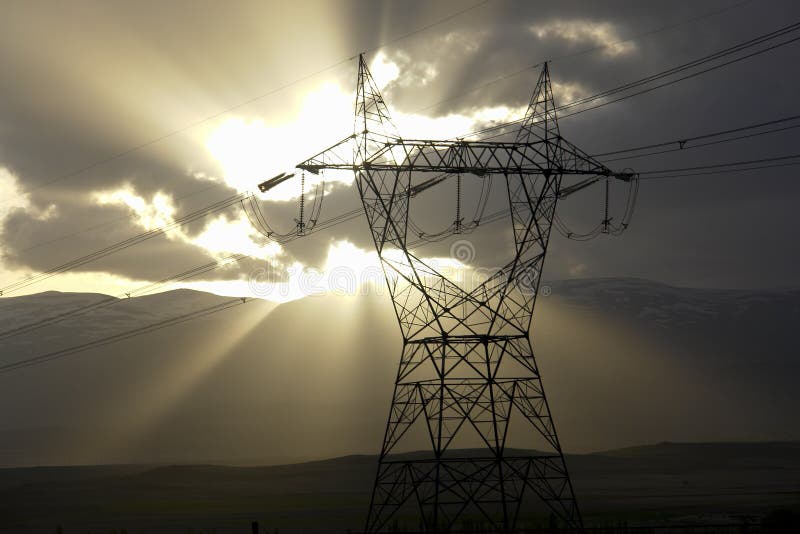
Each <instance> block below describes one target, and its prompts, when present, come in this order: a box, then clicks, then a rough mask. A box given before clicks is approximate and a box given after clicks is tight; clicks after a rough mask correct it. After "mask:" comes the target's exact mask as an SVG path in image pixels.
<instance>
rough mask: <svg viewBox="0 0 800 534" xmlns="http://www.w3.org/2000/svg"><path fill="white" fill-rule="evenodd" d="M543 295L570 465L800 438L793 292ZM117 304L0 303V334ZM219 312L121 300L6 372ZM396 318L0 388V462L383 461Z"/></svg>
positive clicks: (345, 310)
mask: <svg viewBox="0 0 800 534" xmlns="http://www.w3.org/2000/svg"><path fill="white" fill-rule="evenodd" d="M546 286H547V287H546V288H543V291H542V292H541V296H540V298H539V300H538V302H537V309H536V315H535V318H534V323H533V332H532V339H533V344H534V350H535V352H536V356H537V361H538V363H539V367H540V370H541V372H542V376H543V380H544V385H545V388H546V390H547V393H548V398H549V401H550V406H551V409H552V410H553V414H554V417H555V420H556V424H557V428H558V430H559V436H560V438H561V441H562V443H563V444H564V447H565V448H566V450H568V451H574V452H589V451H597V450H607V449H615V448H619V447H624V446H627V445H630V444H631V443H647V442H662V441H732V440H749V441H753V440H797V439H800V428H799V427H798V425H797V423H796V417H795V414H796V411H797V408H798V407H800V391H798V389H797V388H796V387H795V382H796V377H797V376H798V371H799V370H800V359H798V357H797V356H798V351H797V342H796V341H795V337H794V330H795V325H796V324H798V321H797V319H798V313H800V311H799V310H800V291H797V290H771V291H744V290H706V289H692V288H676V287H671V286H666V285H663V284H658V283H655V282H650V281H646V280H634V279H597V280H567V281H556V282H550V283H547V284H546ZM545 289H546V290H545ZM377 293H380V292H379V291H378V292H377ZM109 298H110V297H106V296H104V295H96V294H70V293H54V292H48V293H42V294H38V295H30V296H25V297H15V298H3V299H0V322H1V323H0V324H2V325H3V326H2V328H0V331H2V332H6V331H9V330H11V329H12V328H17V327H20V326H23V325H25V324H29V323H30V322H31V321H40V320H42V319H44V318H47V317H50V316H53V315H57V314H59V313H64V312H65V311H68V310H71V309H75V308H79V307H83V306H86V305H89V304H92V303H96V302H100V301H104V299H109ZM225 302H236V300H235V299H229V298H225V297H218V296H215V295H209V294H206V293H201V292H197V291H189V290H179V291H172V292H166V293H160V294H157V295H151V296H145V297H135V298H131V299H123V300H122V301H119V302H116V301H115V302H114V304H113V305H109V306H105V307H102V308H98V309H96V310H94V311H91V312H89V313H86V314H83V315H80V316H76V317H72V318H70V319H68V320H66V321H63V322H61V323H59V324H57V325H53V326H48V327H47V328H42V329H40V330H36V331H33V332H30V333H27V334H24V335H19V336H14V337H9V338H6V339H0V364H5V363H9V362H14V361H19V360H22V359H27V358H31V357H35V356H37V355H41V354H46V353H50V352H52V351H55V350H60V349H62V348H65V347H71V346H75V345H80V344H83V343H87V342H89V341H91V340H93V339H100V338H103V337H106V336H109V335H113V334H116V333H119V332H125V331H129V330H132V329H136V328H141V327H144V326H147V325H149V324H153V323H155V322H158V321H162V320H164V319H168V318H171V317H176V316H180V315H182V314H185V313H188V312H190V311H193V310H197V309H200V308H205V307H210V306H215V305H217V304H221V303H225ZM395 321H396V319H395V318H394V312H393V310H392V308H391V304H390V303H389V301H388V297H387V296H386V295H383V294H376V292H374V291H370V292H366V294H363V295H359V296H357V297H351V296H335V295H326V296H314V297H308V298H306V299H302V300H299V301H294V302H289V303H286V304H281V305H275V304H271V303H268V302H265V301H259V300H254V301H249V302H248V303H247V304H243V305H239V306H236V307H233V308H231V309H228V310H225V311H222V312H219V313H216V314H213V315H208V316H206V317H202V318H199V319H195V320H192V321H188V322H185V323H182V324H179V325H176V326H172V327H170V328H165V329H162V330H157V331H155V332H152V333H148V334H145V335H141V336H136V337H132V338H130V339H126V340H124V341H120V342H118V343H114V344H108V345H104V346H101V347H97V348H93V349H91V350H87V351H83V352H79V353H75V354H71V355H66V356H63V357H61V358H58V359H55V360H52V361H48V362H46V363H42V364H40V365H36V366H32V367H27V368H24V369H19V370H16V371H14V372H10V373H4V374H0V403H2V404H0V406H3V408H2V409H0V465H6V466H14V465H17V466H20V465H49V464H98V463H115V464H118V463H124V464H132V463H208V462H211V463H227V464H231V463H233V464H264V463H279V462H289V461H304V460H310V459H319V458H326V457H331V456H336V455H347V454H353V453H363V454H372V453H375V451H376V450H377V448H378V447H379V444H380V440H381V438H382V434H383V426H384V423H385V417H386V414H387V413H388V408H389V402H390V398H389V396H390V393H391V390H392V384H393V380H394V374H395V372H396V365H397V359H398V356H399V350H400V345H401V339H400V336H399V333H398V329H397V327H396V324H395ZM514 445H515V446H523V447H524V446H525V444H524V443H514ZM416 446H417V447H419V448H423V447H424V446H425V444H424V442H420V443H417V444H416Z"/></svg>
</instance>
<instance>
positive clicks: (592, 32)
mask: <svg viewBox="0 0 800 534" xmlns="http://www.w3.org/2000/svg"><path fill="white" fill-rule="evenodd" d="M530 31H531V33H533V34H534V35H536V37H538V38H539V39H541V40H546V39H549V38H551V37H554V38H556V39H563V40H565V41H568V42H569V43H572V44H589V45H594V46H597V47H602V48H603V49H604V50H603V55H605V56H607V57H616V56H622V55H627V54H630V53H632V52H634V51H635V50H636V45H635V44H634V43H633V42H631V41H625V42H622V41H623V39H622V37H620V35H619V33H618V31H617V27H616V26H615V25H614V24H612V23H610V22H594V21H591V20H555V21H551V22H548V23H547V24H542V25H536V26H531V27H530Z"/></svg>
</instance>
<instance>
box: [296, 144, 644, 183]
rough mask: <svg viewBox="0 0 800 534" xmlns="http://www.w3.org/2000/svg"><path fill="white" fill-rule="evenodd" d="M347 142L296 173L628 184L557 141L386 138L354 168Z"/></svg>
mask: <svg viewBox="0 0 800 534" xmlns="http://www.w3.org/2000/svg"><path fill="white" fill-rule="evenodd" d="M353 138H354V137H348V138H345V139H344V140H342V141H340V142H339V143H337V144H335V145H333V146H332V147H330V148H329V149H327V150H324V151H322V152H320V153H319V154H317V155H315V156H312V157H311V158H309V159H307V160H306V161H304V162H302V163H300V164H298V165H297V168H298V169H302V170H306V171H309V172H312V173H317V172H319V171H320V170H324V169H343V170H352V171H362V170H371V171H392V172H412V171H413V172H438V173H450V174H458V173H471V174H475V175H478V176H484V175H488V174H522V175H533V174H538V175H549V174H562V175H563V174H566V175H593V176H608V177H616V178H620V179H629V175H628V174H626V173H616V172H614V171H612V170H611V169H609V168H608V167H606V166H605V165H603V164H602V163H600V162H598V161H596V160H595V159H594V158H592V157H591V156H588V155H587V154H585V153H583V152H582V151H581V150H580V149H577V148H575V147H574V145H572V144H571V143H569V142H568V141H566V140H565V139H563V138H561V137H559V138H556V139H548V140H543V139H542V140H534V141H531V142H519V141H517V142H514V141H509V142H503V141H466V140H446V141H435V140H423V139H391V138H387V139H386V140H385V141H383V142H382V143H380V144H379V145H378V144H377V143H376V145H374V149H373V151H371V152H372V153H371V154H370V156H369V157H368V158H366V159H364V161H360V162H353V161H352V159H353V157H352V151H347V152H348V155H349V157H348V158H345V157H343V156H344V150H343V148H344V147H345V146H347V145H350V141H351V140H352V139H353Z"/></svg>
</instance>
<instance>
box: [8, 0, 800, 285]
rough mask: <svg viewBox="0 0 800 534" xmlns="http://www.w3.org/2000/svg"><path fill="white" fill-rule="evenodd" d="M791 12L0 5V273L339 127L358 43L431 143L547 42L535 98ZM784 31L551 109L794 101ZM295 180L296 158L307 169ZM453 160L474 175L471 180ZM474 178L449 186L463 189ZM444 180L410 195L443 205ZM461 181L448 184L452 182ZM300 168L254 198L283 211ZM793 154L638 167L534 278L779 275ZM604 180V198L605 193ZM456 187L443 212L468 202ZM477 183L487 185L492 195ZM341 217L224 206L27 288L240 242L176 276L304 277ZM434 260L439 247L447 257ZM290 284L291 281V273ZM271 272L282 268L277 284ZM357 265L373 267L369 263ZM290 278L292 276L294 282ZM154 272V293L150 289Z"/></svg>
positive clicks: (253, 173) (667, 7)
mask: <svg viewBox="0 0 800 534" xmlns="http://www.w3.org/2000/svg"><path fill="white" fill-rule="evenodd" d="M798 15H800V7H798V6H797V4H796V3H795V2H791V1H774V2H772V1H770V2H754V1H749V2H748V1H745V2H736V1H733V0H724V1H707V2H647V3H643V2H636V1H628V2H604V3H597V2H588V1H586V2H548V3H545V2H521V1H520V2H513V1H507V0H490V1H486V2H470V3H465V2H435V3H432V2H425V1H422V0H420V1H411V2H402V3H400V2H396V3H389V2H366V1H362V2H327V1H326V2H322V1H320V2H295V3H286V2H273V3H268V2H252V3H250V2H236V3H234V4H233V5H229V4H228V3H219V2H209V3H198V2H188V1H187V2H178V1H175V2H168V3H163V2H69V3H55V2H53V3H50V2H34V3H28V2H6V3H4V8H3V16H2V18H0V71H1V72H2V73H3V75H2V77H0V94H2V98H0V192H1V193H2V199H0V232H2V239H1V240H0V286H8V285H9V284H12V283H14V282H17V281H18V280H21V279H24V278H25V277H27V276H29V275H36V274H37V273H42V272H46V271H47V270H49V269H51V268H53V267H55V266H58V265H60V264H63V263H65V262H68V261H70V260H71V259H73V258H76V257H79V256H83V255H86V254H90V253H92V252H94V251H97V250H100V249H103V248H104V247H107V246H109V245H112V244H114V243H117V242H120V241H123V240H125V239H127V238H129V237H131V236H134V235H137V234H140V233H142V232H145V231H149V230H153V229H157V228H159V227H162V226H163V225H165V224H170V223H172V222H173V221H174V220H175V219H176V218H177V217H179V216H181V215H184V214H186V213H190V212H192V211H194V210H197V209H201V208H204V207H206V206H208V205H210V204H213V203H214V202H217V201H219V200H222V199H225V198H228V197H230V196H232V195H235V194H237V193H243V192H247V191H254V190H255V189H256V185H257V184H258V183H259V182H261V181H263V180H264V179H266V178H269V177H271V176H274V175H276V174H278V173H279V172H283V171H288V170H290V169H291V168H292V167H293V166H294V165H295V164H296V163H298V162H300V161H302V160H303V159H305V158H307V157H309V156H311V155H313V154H315V153H317V152H319V151H321V150H322V149H324V148H326V147H327V146H329V145H331V144H333V143H334V142H336V141H338V140H340V139H341V138H343V137H345V136H347V135H349V134H350V133H352V116H353V102H354V89H355V81H356V79H355V78H356V68H357V61H356V58H355V56H356V55H357V54H358V53H360V52H366V57H367V60H368V62H369V64H370V66H371V69H372V72H373V74H374V76H375V79H376V81H377V83H378V84H379V85H380V86H381V89H382V91H383V93H384V96H385V97H386V100H387V103H388V105H389V108H390V111H391V113H392V115H393V118H394V119H395V122H396V124H397V126H398V128H399V129H400V131H401V133H402V134H403V135H404V136H405V137H408V138H413V137H417V138H433V139H447V138H453V137H457V136H460V135H463V134H465V133H467V132H470V131H472V130H475V129H478V128H481V127H483V126H485V125H487V124H493V123H497V122H503V121H507V120H513V119H516V118H519V117H521V116H522V114H523V113H524V110H525V107H526V104H527V101H528V99H529V98H530V94H531V91H532V89H533V87H534V84H535V81H536V77H537V76H538V72H539V68H540V67H538V66H537V67H536V68H532V67H533V66H534V65H538V64H540V63H541V62H543V61H545V60H550V61H551V64H550V71H551V75H552V79H553V84H554V92H555V98H556V103H557V104H564V103H568V102H571V101H573V100H575V99H577V98H581V97H584V96H588V95H593V94H596V93H598V92H600V91H603V90H605V89H608V88H612V87H616V86H619V85H621V84H623V83H626V82H628V81H632V80H637V79H639V78H642V77H644V76H647V75H649V74H653V73H657V72H660V71H663V70H665V69H668V68H670V67H673V66H677V65H681V64H683V63H685V62H687V61H690V60H693V59H695V58H698V57H701V56H704V55H707V54H710V53H713V52H715V51H717V50H721V49H723V48H726V47H728V46H731V45H734V44H737V43H739V42H742V41H745V40H747V39H750V38H752V37H755V36H758V35H761V34H764V33H767V32H770V31H773V30H775V29H778V28H780V27H783V26H786V25H787V24H790V23H791V22H793V21H794V19H796V18H797V17H798ZM798 46H800V45H797V44H790V45H788V46H783V47H781V48H778V49H775V50H774V51H771V52H769V53H765V54H761V55H759V56H757V57H753V58H751V59H748V60H744V61H741V62H738V63H734V64H732V65H730V66H727V67H725V68H722V69H719V70H715V71H713V72H709V73H706V74H703V75H700V76H697V77H694V78H691V79H688V80H685V81H683V82H680V83H676V84H674V85H670V86H667V87H664V88H662V89H658V90H655V91H652V92H649V93H647V94H643V95H640V96H637V97H635V98H630V99H626V100H623V101H621V102H618V103H613V104H609V105H607V106H603V107H600V108H598V109H595V110H591V111H588V112H586V113H581V114H578V115H575V116H574V117H568V118H564V119H563V120H562V122H561V133H562V134H563V135H564V137H566V138H567V139H569V140H571V141H573V142H574V143H575V144H577V145H578V146H580V147H582V148H583V149H584V150H585V151H586V152H588V153H590V154H597V153H603V152H609V151H614V150H619V149H622V148H628V147H631V146H638V145H644V144H649V143H659V142H662V141H669V140H674V139H683V138H686V137H692V136H696V135H701V134H704V133H707V132H715V131H720V130H725V129H733V128H737V127H740V126H745V125H749V124H753V123H758V122H766V121H770V120H772V119H778V118H782V117H786V116H789V115H793V114H796V110H797V109H798V107H797V102H796V95H797V82H798V78H797V69H796V67H795V66H794V65H795V64H796V57H797V50H798V48H797V47H798ZM797 140H798V133H797V130H791V129H790V130H786V131H783V132H778V133H775V134H772V135H765V136H761V137H757V138H753V139H749V140H741V141H739V142H733V143H723V144H720V145H717V146H709V147H704V148H698V149H697V150H691V151H689V150H687V151H685V153H669V154H664V155H661V156H648V157H643V158H635V159H628V160H623V161H614V162H609V163H608V165H609V166H611V167H612V168H615V169H618V168H624V167H632V168H634V169H635V170H637V171H647V170H656V169H670V168H686V167H694V166H699V165H709V164H715V163H724V162H730V161H744V160H756V159H761V158H771V157H777V156H784V155H787V154H794V153H795V152H796V151H797V150H796V145H797ZM326 178H327V182H326V196H325V203H324V206H323V211H322V215H321V219H327V218H331V217H335V216H337V215H339V214H341V213H344V212H347V211H349V210H353V209H355V208H358V206H359V204H358V194H357V191H356V190H355V187H353V186H352V176H351V175H348V173H343V174H341V173H340V174H335V173H329V174H328V175H327V176H326ZM308 179H309V181H308V183H307V185H308V187H309V188H310V189H312V188H313V187H314V185H315V182H314V180H315V179H316V178H315V177H311V176H309V177H308ZM473 179H474V177H473ZM475 183H476V182H475V181H474V180H473V183H471V184H468V185H466V186H465V187H467V192H470V191H473V192H474V191H475V189H474V188H475ZM451 186H452V184H446V185H444V186H442V187H441V188H440V189H439V190H437V191H438V192H434V193H433V194H432V197H431V198H432V200H429V202H431V204H430V206H439V207H441V209H427V210H421V211H420V212H419V217H418V219H417V222H418V224H419V226H420V227H422V228H425V229H428V228H430V229H431V230H430V231H434V230H435V229H438V228H441V227H443V226H446V225H447V224H448V223H449V221H451V220H452V218H453V210H454V206H453V203H454V202H453V194H452V193H453V191H452V190H451V189H452V187H451ZM470 187H471V188H473V189H469V188H470ZM298 193H299V181H297V180H292V181H289V182H287V183H286V184H284V185H282V186H281V187H279V188H277V189H276V190H274V191H273V192H271V193H269V194H268V195H266V196H264V195H262V196H260V201H259V205H260V208H261V210H262V212H263V213H264V214H265V217H267V218H268V220H269V223H270V224H271V225H274V226H275V227H276V228H279V229H281V230H283V231H286V230H290V229H291V228H292V226H293V224H294V223H293V219H294V218H295V217H297V200H298ZM798 193H800V181H798V180H797V167H793V166H786V167H777V168H769V169H761V170H755V171H749V172H736V173H720V174H714V175H701V176H693V177H684V178H677V179H664V180H643V182H642V185H641V190H640V196H639V203H638V205H637V207H636V215H635V217H634V220H633V225H632V227H631V228H630V230H629V231H628V232H627V233H626V234H624V235H623V236H622V237H619V238H603V239H598V240H595V241H592V242H590V243H576V242H572V241H569V240H567V239H565V238H563V237H561V236H557V235H555V234H554V237H553V243H552V245H551V248H550V251H549V257H548V262H547V266H546V269H545V279H548V278H549V279H564V278H583V277H608V276H619V277H641V278H648V279H652V280H656V281H661V282H666V283H671V284H677V285H687V286H699V287H732V288H744V287H748V288H769V287H778V286H797V285H798V284H800V269H798V268H797V267H798V262H799V261H800V249H799V248H798V247H796V246H793V245H792V243H793V242H794V241H795V240H796V236H795V235H794V234H795V233H796V227H797V224H796V215H795V213H796V209H797V208H796V204H797V202H796V200H797V198H798ZM621 194H622V193H621V191H616V192H614V194H613V195H612V212H614V211H615V212H619V211H620V210H621V205H620V204H621V203H622V200H623V197H622V196H621ZM475 201H476V199H475V195H471V196H470V195H466V196H465V203H464V209H465V210H466V211H471V210H474V209H475ZM492 202H495V201H492ZM560 213H561V215H562V216H563V217H564V219H565V220H566V221H567V222H568V223H569V224H570V225H571V226H574V227H575V228H576V229H578V231H580V230H581V229H586V228H589V227H591V226H593V225H594V224H596V223H597V222H598V220H599V218H601V217H602V198H601V196H600V190H599V189H597V190H595V191H588V192H586V193H585V194H584V195H582V196H581V197H580V198H578V196H577V195H576V198H575V200H573V199H569V200H567V201H565V203H564V204H563V205H562V206H561V207H560ZM508 231H509V229H508V228H507V225H502V224H497V225H493V226H492V227H491V228H488V229H487V230H486V231H485V232H484V234H482V235H480V236H479V235H477V234H476V235H475V237H470V243H471V246H472V247H474V257H470V258H468V260H469V261H468V262H466V263H464V262H458V261H450V260H452V258H450V250H449V248H448V246H449V245H446V244H442V245H439V246H437V245H434V246H430V247H429V248H427V249H425V250H424V251H423V253H422V254H423V255H424V256H425V257H428V258H440V259H441V261H442V262H444V264H446V265H447V266H449V267H452V268H454V269H456V270H458V269H464V268H468V267H470V266H471V265H472V266H474V265H491V264H493V263H496V262H499V260H498V259H499V258H500V257H501V256H502V255H503V254H506V253H507V251H506V250H505V249H504V248H503V246H504V245H508V243H509V242H508V234H507V233H508ZM373 250H374V249H373V245H372V243H371V240H370V237H369V233H368V231H367V228H366V222H365V221H364V219H363V218H361V219H358V220H354V221H350V222H347V223H346V224H341V225H337V226H335V227H332V228H330V229H327V230H325V231H322V232H319V233H316V234H314V235H312V236H309V237H306V238H304V239H302V240H297V241H293V242H292V243H289V244H286V245H285V246H283V245H279V244H277V243H274V242H270V241H269V240H267V239H266V238H265V237H264V236H263V235H262V234H261V233H260V232H259V230H258V229H257V228H255V227H254V225H253V223H252V222H251V221H250V220H249V219H248V217H247V216H246V215H245V214H244V212H243V211H242V210H241V208H240V206H239V205H238V204H237V205H234V206H232V207H231V208H229V209H226V210H224V211H221V212H218V213H215V214H213V215H210V216H208V217H205V218H201V219H198V220H196V221H193V222H191V223H190V224H187V225H183V226H177V225H176V226H175V227H174V228H172V229H171V230H169V231H168V232H167V233H166V235H165V236H162V237H157V238H154V239H150V240H147V241H146V242H144V243H142V244H138V245H136V246H134V247H130V248H128V249H125V250H124V251H123V252H120V253H118V254H112V255H110V256H107V257H105V258H103V259H101V260H98V261H94V262H90V263H87V264H85V265H82V266H80V267H78V268H76V269H72V270H70V271H69V272H68V273H64V274H57V275H55V276H52V277H49V278H46V279H44V280H42V281H41V282H39V283H36V284H31V285H28V286H25V287H24V288H22V289H19V290H17V291H13V292H8V293H6V296H17V295H22V294H26V293H36V292H40V291H46V290H60V291H82V292H103V293H109V294H114V295H117V294H122V293H124V292H126V291H130V290H133V289H136V288H138V287H141V286H143V285H145V284H148V283H150V282H153V281H157V280H161V279H164V278H167V277H170V276H172V275H173V274H175V273H180V272H182V271H185V270H187V269H191V268H192V267H194V266H197V265H202V264H205V263H207V262H209V261H213V260H216V259H221V258H224V257H226V256H229V255H231V254H244V255H246V256H247V259H245V260H242V261H239V262H238V263H231V264H229V265H227V266H225V267H223V268H220V269H217V270H214V271H213V272H210V273H206V274H204V275H202V276H199V277H197V278H194V279H192V281H191V282H186V283H184V284H183V285H184V286H187V287H193V288H199V289H205V290H209V291H212V292H217V293H220V294H232V295H252V294H253V289H252V284H248V280H252V279H253V277H254V276H255V275H254V273H258V272H262V271H259V270H260V269H261V270H263V269H267V270H269V272H270V273H272V276H273V278H274V280H273V278H270V279H269V281H270V283H275V284H278V285H280V284H284V286H283V287H282V289H281V288H279V287H278V286H277V285H276V286H275V287H272V286H270V289H269V291H267V292H266V294H264V295H260V296H265V297H266V298H267V299H268V300H278V301H281V300H287V299H291V298H296V297H298V296H301V295H302V294H303V290H302V288H298V287H296V286H297V280H296V279H295V278H293V277H297V276H300V274H302V273H304V272H308V271H309V270H313V269H318V270H320V272H321V273H322V275H323V278H324V274H325V273H326V272H330V270H331V269H333V268H335V267H339V266H349V267H350V268H352V269H353V272H356V273H364V272H365V270H369V269H371V268H374V267H375V266H376V265H377V264H376V256H375V254H374V252H373ZM448 261H450V263H447V262H448ZM293 280H294V282H293ZM282 281H283V282H282ZM378 281H379V280H378ZM293 284H294V285H293ZM174 287H175V285H164V286H161V287H159V288H158V289H157V290H164V289H171V288H174Z"/></svg>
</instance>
